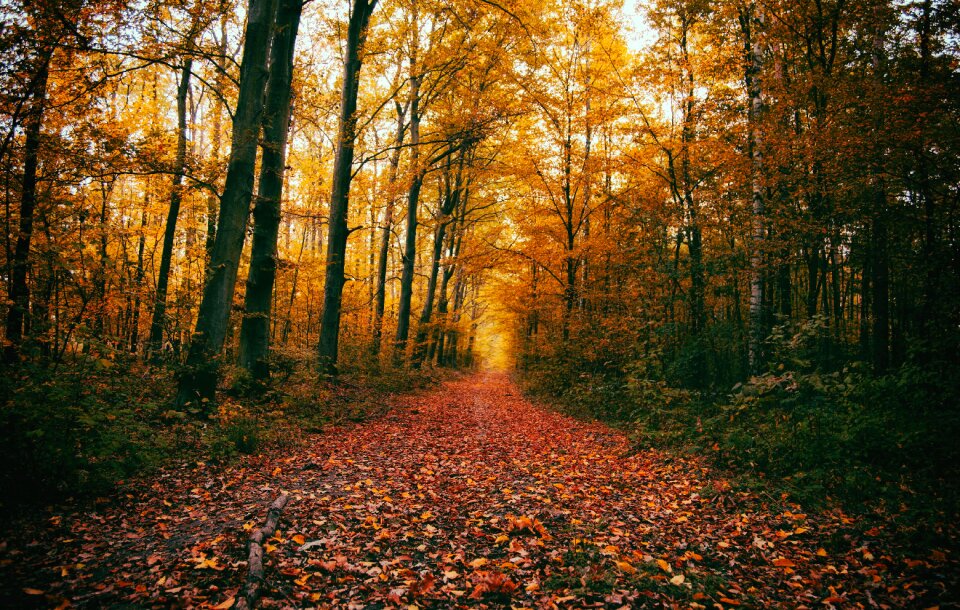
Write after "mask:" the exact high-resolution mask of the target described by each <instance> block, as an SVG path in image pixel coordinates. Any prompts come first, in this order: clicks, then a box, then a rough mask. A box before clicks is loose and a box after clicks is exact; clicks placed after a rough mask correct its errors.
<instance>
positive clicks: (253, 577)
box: [233, 494, 288, 610]
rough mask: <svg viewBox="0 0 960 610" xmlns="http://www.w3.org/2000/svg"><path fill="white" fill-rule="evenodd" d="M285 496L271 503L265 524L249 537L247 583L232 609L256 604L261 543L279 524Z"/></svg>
mask: <svg viewBox="0 0 960 610" xmlns="http://www.w3.org/2000/svg"><path fill="white" fill-rule="evenodd" d="M287 499H288V496H287V494H280V497H279V498H277V499H276V500H274V501H273V504H271V505H270V508H269V509H267V522H266V523H265V524H264V525H263V527H261V528H260V529H258V530H257V531H255V532H254V533H253V535H252V536H250V543H249V545H250V555H249V559H248V560H247V581H246V582H245V583H244V585H243V588H241V589H240V594H239V595H238V596H237V600H236V602H234V604H233V608H235V609H236V610H250V609H251V608H253V607H254V606H256V604H257V600H258V599H259V598H260V593H261V589H262V588H263V554H264V553H263V543H264V542H265V541H266V540H267V539H268V538H270V537H271V536H273V533H274V532H275V531H277V524H278V523H279V522H280V513H281V511H283V507H284V506H286V504H287Z"/></svg>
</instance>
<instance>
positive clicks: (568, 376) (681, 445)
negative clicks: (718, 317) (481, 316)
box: [523, 317, 960, 512]
mask: <svg viewBox="0 0 960 610" xmlns="http://www.w3.org/2000/svg"><path fill="white" fill-rule="evenodd" d="M828 335H829V332H828V328H827V320H826V319H825V318H823V317H815V318H814V319H812V320H810V321H809V322H807V323H805V324H802V325H799V326H797V327H795V328H790V327H788V326H786V325H783V326H778V327H776V328H775V329H774V331H773V333H772V334H771V336H770V338H769V340H768V345H767V349H768V354H769V355H770V359H771V363H772V364H771V366H770V369H769V370H768V371H767V372H766V373H764V374H762V375H758V376H755V377H752V378H750V379H749V380H747V381H746V382H743V383H737V384H736V385H735V386H733V388H732V390H730V391H729V392H726V393H716V391H714V393H713V394H711V393H709V392H697V391H693V390H688V389H682V388H678V387H676V386H673V385H671V384H670V383H669V382H668V381H666V380H665V379H666V378H668V377H669V376H670V370H669V369H670V366H673V365H668V366H666V367H665V366H663V362H664V360H663V359H662V358H661V356H660V354H659V353H657V352H655V351H652V352H650V353H648V354H645V355H642V356H639V357H636V358H635V359H633V360H632V361H631V362H629V363H626V364H625V365H622V366H621V367H619V368H618V369H617V370H616V371H614V372H611V370H609V369H608V370H606V371H600V372H597V371H594V370H590V369H589V367H582V368H581V370H582V371H583V372H579V373H578V374H575V373H574V371H575V370H576V368H575V360H574V359H570V360H563V359H561V358H552V359H541V360H540V361H538V362H536V363H535V366H530V365H528V367H527V369H526V370H525V371H524V373H523V376H524V381H525V382H526V384H527V386H528V388H530V389H531V390H532V391H534V392H536V393H541V394H545V395H549V396H550V397H552V398H554V399H559V400H560V401H561V402H562V403H563V404H564V405H565V406H566V407H567V408H569V409H570V410H571V412H573V413H576V414H581V415H584V416H590V417H597V418H600V419H604V420H608V421H613V422H620V423H622V424H625V425H629V426H631V427H632V428H633V430H634V438H635V439H636V441H637V443H638V444H641V445H649V444H652V445H660V446H668V447H672V448H674V449H675V450H680V451H692V452H698V453H702V454H705V455H708V456H710V457H711V458H712V459H713V460H714V461H715V462H716V463H717V464H718V465H720V466H722V467H724V468H727V469H729V470H731V471H733V472H734V473H739V474H740V475H741V477H740V480H741V483H743V484H748V482H749V481H754V482H755V483H759V484H763V485H767V486H769V485H771V484H772V485H774V486H776V487H779V488H781V489H784V490H786V491H789V492H790V493H791V494H792V495H793V496H794V497H795V498H798V499H800V500H803V501H805V502H807V503H808V504H823V503H824V502H825V501H827V502H831V501H838V502H840V503H842V504H844V505H846V506H847V507H848V508H859V509H864V508H867V507H874V508H876V507H881V506H886V507H888V508H891V509H892V510H894V511H901V510H903V511H905V512H911V511H914V510H932V509H934V507H935V506H937V507H939V509H941V510H948V509H950V507H954V509H955V508H956V507H957V506H958V505H960V501H958V498H957V497H956V495H957V491H956V490H957V487H958V486H957V482H958V480H960V451H958V449H957V444H956V442H955V439H956V438H957V436H958V435H960V376H958V375H956V374H955V373H956V372H957V369H956V365H955V364H952V363H949V362H944V361H938V362H929V361H928V362H925V363H924V364H920V363H919V361H911V362H908V363H906V364H904V365H903V366H901V367H900V368H898V369H896V370H895V371H892V372H891V373H889V374H887V375H883V376H875V375H873V374H872V372H871V371H870V370H869V367H867V366H866V365H863V364H861V363H858V362H850V363H848V364H846V365H845V366H843V367H842V368H840V369H838V370H830V369H828V368H826V367H825V366H824V365H822V364H818V362H820V361H822V358H821V355H822V353H823V349H824V337H825V336H828ZM675 362H676V361H674V363H675ZM584 369H585V370H584ZM945 371H953V373H954V374H949V373H947V374H945V373H944V372H945Z"/></svg>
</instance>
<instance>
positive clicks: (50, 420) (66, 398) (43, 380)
mask: <svg viewBox="0 0 960 610" xmlns="http://www.w3.org/2000/svg"><path fill="white" fill-rule="evenodd" d="M142 373H143V371H135V370H134V368H132V367H131V366H130V363H129V362H127V361H124V360H122V359H117V360H106V359H102V360H90V361H84V362H78V363H73V365H71V366H61V367H59V368H49V367H44V366H37V365H32V364H26V365H23V366H22V367H21V368H20V369H19V370H18V371H17V372H16V374H12V372H10V373H8V374H7V375H4V379H3V387H2V394H3V395H4V396H5V397H6V400H5V401H4V403H3V405H2V411H0V459H2V460H3V461H4V463H6V464H9V465H11V467H8V468H4V469H3V470H2V472H0V482H2V485H0V487H3V488H4V489H5V490H10V491H9V493H5V494H4V496H5V500H8V501H13V500H16V499H39V500H46V499H51V498H56V497H60V496H63V495H69V494H74V493H81V494H98V493H102V492H104V491H105V490H107V489H109V487H110V486H111V485H112V484H113V483H114V482H115V481H116V480H118V479H122V478H125V477H127V476H130V475H131V474H134V473H136V472H139V471H142V470H144V469H146V468H150V467H152V466H154V465H155V464H157V463H159V462H160V461H161V459H162V457H163V455H165V454H167V453H170V452H173V451H176V450H177V448H178V447H179V446H180V444H182V443H183V442H184V441H185V439H187V438H188V437H189V435H184V434H183V433H182V432H183V428H184V427H185V416H184V414H181V413H176V412H172V411H168V410H166V409H165V408H164V407H162V406H160V405H161V404H163V403H162V402H161V401H159V400H158V397H157V395H156V394H154V393H153V392H152V387H153V386H154V379H152V378H151V377H148V376H141V374H142Z"/></svg>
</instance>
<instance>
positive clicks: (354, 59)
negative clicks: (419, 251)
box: [317, 0, 377, 375]
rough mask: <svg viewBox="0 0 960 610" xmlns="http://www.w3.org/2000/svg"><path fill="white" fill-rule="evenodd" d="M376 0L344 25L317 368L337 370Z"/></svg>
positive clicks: (358, 7) (359, 5)
mask: <svg viewBox="0 0 960 610" xmlns="http://www.w3.org/2000/svg"><path fill="white" fill-rule="evenodd" d="M376 1H377V0H353V11H352V12H351V15H350V23H349V24H348V26H347V49H346V51H347V57H346V60H345V61H344V65H343V89H342V90H341V93H340V127H339V130H338V135H337V153H336V157H335V159H334V164H333V187H332V194H331V199H330V236H329V238H328V240H327V273H326V283H325V284H324V289H323V314H322V315H321V319H320V341H319V344H318V347H317V352H318V356H319V361H318V365H319V368H320V372H321V373H323V374H326V375H336V374H337V351H338V348H339V340H340V313H341V301H342V299H343V285H344V275H343V271H344V264H345V258H346V253H347V237H348V236H349V231H348V229H347V215H348V213H349V205H350V180H351V178H352V177H353V146H354V141H355V140H356V137H357V133H356V130H357V117H356V110H357V93H358V92H359V89H360V68H361V57H360V51H361V49H362V47H363V43H364V40H365V38H366V35H367V26H368V24H369V23H370V15H371V13H372V12H373V9H374V6H376Z"/></svg>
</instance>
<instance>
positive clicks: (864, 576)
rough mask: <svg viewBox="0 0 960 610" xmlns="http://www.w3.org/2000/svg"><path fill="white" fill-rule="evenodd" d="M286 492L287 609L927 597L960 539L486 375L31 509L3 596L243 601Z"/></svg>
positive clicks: (279, 595) (278, 580) (899, 603)
mask: <svg viewBox="0 0 960 610" xmlns="http://www.w3.org/2000/svg"><path fill="white" fill-rule="evenodd" d="M281 492H286V493H288V494H289V497H290V502H289V504H288V505H287V507H286V509H285V510H284V512H283V516H282V519H281V521H280V529H279V531H278V533H277V535H276V536H275V537H274V538H272V539H271V540H270V541H269V542H268V545H267V560H266V563H267V572H266V585H267V586H266V587H265V589H266V593H265V596H264V599H263V600H262V601H261V605H262V606H263V607H268V608H278V607H324V608H385V607H405V608H410V607H414V606H416V607H434V608H451V607H467V606H472V607H510V606H512V607H518V608H522V607H529V608H534V607H544V608H552V607H564V608H566V607H570V608H583V607H609V608H621V607H628V608H629V607H647V606H651V607H660V606H662V605H666V606H674V605H679V606H681V607H693V608H702V607H710V608H714V607H717V606H719V607H721V608H729V607H734V606H737V605H745V606H754V607H761V606H762V607H767V606H781V607H799V606H803V605H807V606H814V605H818V604H819V605H823V604H824V603H825V604H827V605H828V606H837V607H852V606H854V605H856V604H863V605H864V606H869V605H872V604H873V603H886V604H889V605H890V606H892V607H904V606H910V607H922V606H924V605H933V604H930V603H924V602H926V601H929V600H936V599H937V598H938V597H939V596H941V595H942V593H943V590H944V589H945V588H947V587H948V585H949V584H950V583H944V582H942V580H943V575H942V574H940V576H938V577H934V576H933V575H934V574H936V573H937V570H938V569H941V568H942V567H944V566H945V563H944V562H947V561H948V559H947V558H946V557H936V556H935V557H918V558H909V557H904V556H902V555H901V554H900V553H898V551H897V550H896V549H891V548H884V544H885V543H884V542H882V540H881V539H880V538H877V537H875V534H870V533H868V535H866V536H865V535H863V534H858V533H857V530H856V529H855V528H854V524H853V522H852V520H850V519H848V518H846V517H845V516H844V515H843V514H841V513H839V512H832V513H826V514H821V515H819V516H816V517H814V516H807V515H804V514H802V513H801V511H800V510H799V508H798V507H795V506H791V505H787V504H781V503H779V502H773V501H770V500H769V499H766V500H765V499H763V498H757V497H754V496H752V495H750V494H747V493H734V492H731V491H730V489H729V485H728V484H727V483H726V482H725V481H723V480H722V479H719V478H718V477H717V475H716V474H714V473H712V472H711V471H710V470H709V469H708V468H707V467H706V465H705V464H704V463H703V462H702V461H700V460H695V459H687V458H679V457H677V456H671V455H669V454H665V453H661V452H657V451H654V450H642V451H636V450H635V448H632V447H631V444H630V442H629V440H628V439H627V438H626V437H625V436H624V435H623V434H621V433H619V432H617V431H615V430H612V429H610V428H608V427H606V426H604V425H602V424H598V423H584V422H581V421H577V420H574V419H571V418H569V417H566V416H564V415H560V414H558V413H555V412H553V411H550V410H546V409H543V408H540V407H538V406H536V405H534V404H532V403H530V402H529V401H527V400H526V399H524V398H523V397H522V395H521V394H520V392H519V390H518V389H517V388H516V387H515V386H514V385H513V384H512V383H511V381H510V380H509V378H508V377H506V376H505V375H497V374H484V373H479V374H474V375H470V376H462V377H458V378H456V379H453V380H451V381H447V382H445V383H443V384H442V385H441V386H440V387H438V388H434V389H431V390H429V391H426V392H423V393H420V394H417V395H411V396H406V397H402V398H398V399H397V404H396V405H394V406H393V408H392V410H391V411H390V412H389V413H388V414H387V415H385V416H383V417H381V418H380V419H378V420H376V421H373V422H370V423H366V424H362V425H356V426H352V427H347V428H337V429H332V430H328V431H326V432H324V433H323V434H317V435H313V436H311V437H310V438H309V439H308V440H307V442H305V443H304V444H303V445H301V446H299V447H297V448H296V449H294V450H292V451H290V450H288V451H287V452H286V453H284V454H281V455H268V456H260V457H252V458H249V459H248V460H246V461H244V462H243V463H241V464H240V465H235V466H230V467H217V468H214V467H209V466H206V465H203V464H199V465H192V466H190V467H184V468H182V469H180V470H171V471H165V472H163V473H161V474H160V475H159V476H157V477H155V480H153V481H147V482H140V483H138V484H136V485H131V486H129V487H128V488H126V489H125V490H124V492H123V493H122V494H121V497H119V498H117V499H115V500H114V501H112V502H110V503H105V504H104V505H103V506H99V507H97V508H96V509H95V510H92V511H90V512H84V513H74V514H63V515H55V516H52V517H50V518H48V519H47V520H46V521H44V522H43V524H42V526H41V527H29V526H25V527H23V528H20V527H18V526H17V525H16V524H15V527H14V529H15V534H16V535H15V536H14V539H13V540H12V541H11V542H10V546H9V547H7V543H6V542H3V543H0V551H2V553H0V557H2V561H0V578H2V579H3V580H2V581H0V606H5V607H23V606H25V605H28V604H29V605H35V606H56V605H58V604H61V605H63V607H67V606H68V605H81V606H84V605H86V606H91V607H102V606H117V605H126V606H129V605H133V606H137V607H142V606H147V607H149V606H156V607H169V606H183V607H220V608H227V607H229V605H230V603H231V602H232V599H233V597H234V596H235V595H236V593H237V590H238V588H239V586H240V584H241V583H242V582H243V579H244V578H245V573H246V563H245V559H246V551H245V541H246V539H247V538H248V537H249V532H250V530H251V529H252V528H254V527H259V526H260V525H261V524H262V522H263V519H264V513H265V509H266V506H267V504H269V503H270V502H271V501H272V500H273V499H274V498H275V497H276V496H277V495H279V494H280V493H281ZM953 559H954V558H952V557H951V558H949V561H950V563H952V562H953ZM955 572H956V571H955V570H954V571H953V573H954V574H955ZM952 584H956V583H952ZM947 590H949V589H947ZM921 600H923V601H921Z"/></svg>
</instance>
